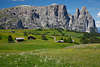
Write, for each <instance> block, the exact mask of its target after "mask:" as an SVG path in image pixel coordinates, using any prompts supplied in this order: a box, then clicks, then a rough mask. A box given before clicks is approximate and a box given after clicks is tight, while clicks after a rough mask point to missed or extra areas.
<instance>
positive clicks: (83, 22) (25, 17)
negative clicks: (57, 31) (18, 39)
mask: <svg viewBox="0 0 100 67" xmlns="http://www.w3.org/2000/svg"><path fill="white" fill-rule="evenodd" d="M24 28H25V29H33V28H35V29H37V28H45V29H48V28H63V29H69V30H74V31H79V32H91V31H94V32H95V31H96V26H95V21H94V19H93V18H92V16H91V15H90V14H89V13H88V11H87V10H86V8H85V7H83V8H82V10H81V11H79V9H78V8H77V9H76V13H75V14H74V15H69V14H68V12H67V9H66V6H65V5H56V4H52V5H49V6H44V7H33V6H25V5H21V6H16V7H13V8H6V9H2V10H0V29H24Z"/></svg>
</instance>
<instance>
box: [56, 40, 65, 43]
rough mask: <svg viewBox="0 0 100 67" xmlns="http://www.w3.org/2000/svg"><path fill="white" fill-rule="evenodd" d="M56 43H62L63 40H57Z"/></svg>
mask: <svg viewBox="0 0 100 67" xmlns="http://www.w3.org/2000/svg"><path fill="white" fill-rule="evenodd" d="M56 42H57V43H64V40H58V41H56Z"/></svg>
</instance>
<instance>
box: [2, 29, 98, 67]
mask: <svg viewBox="0 0 100 67" xmlns="http://www.w3.org/2000/svg"><path fill="white" fill-rule="evenodd" d="M9 35H11V36H12V37H13V39H14V40H15V38H16V37H24V38H25V41H23V42H16V41H15V42H14V43H8V36H9ZM41 35H45V36H46V37H47V39H48V40H42V38H41ZM28 36H34V37H35V38H36V40H28V39H27V37H28ZM53 36H54V37H56V40H60V39H61V38H62V37H63V38H68V36H71V38H72V39H73V40H74V41H75V43H67V42H66V43H57V42H56V41H55V40H54V38H53ZM82 36H83V33H79V32H72V31H66V30H55V29H48V30H40V29H37V30H35V29H33V30H31V29H30V30H0V37H1V38H0V67H100V44H99V43H93V44H80V37H82ZM98 38H100V37H98ZM79 44H80V45H79Z"/></svg>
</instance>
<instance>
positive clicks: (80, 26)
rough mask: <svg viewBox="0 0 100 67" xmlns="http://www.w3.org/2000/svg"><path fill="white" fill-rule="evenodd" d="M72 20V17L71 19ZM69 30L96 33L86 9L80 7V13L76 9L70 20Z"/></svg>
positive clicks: (92, 20) (91, 18)
mask: <svg viewBox="0 0 100 67" xmlns="http://www.w3.org/2000/svg"><path fill="white" fill-rule="evenodd" d="M71 18H72V17H71ZM70 21H71V22H70V23H72V24H71V25H70V24H69V29H70V30H74V31H79V32H94V31H95V32H96V31H97V29H96V25H95V21H94V19H93V17H92V16H91V15H90V14H89V13H88V10H87V9H86V7H82V9H81V11H80V10H79V9H78V8H77V9H76V13H75V14H74V16H73V18H72V19H70Z"/></svg>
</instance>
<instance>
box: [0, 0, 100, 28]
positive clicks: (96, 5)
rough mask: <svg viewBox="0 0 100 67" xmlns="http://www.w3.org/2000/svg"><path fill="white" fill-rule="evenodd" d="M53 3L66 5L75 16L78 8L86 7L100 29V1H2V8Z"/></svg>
mask: <svg viewBox="0 0 100 67" xmlns="http://www.w3.org/2000/svg"><path fill="white" fill-rule="evenodd" d="M52 3H57V4H64V5H66V6H67V10H68V12H69V13H70V14H74V13H75V9H76V8H79V9H81V7H82V6H86V7H87V9H88V11H89V12H90V14H91V15H92V16H93V17H94V19H95V21H96V24H97V27H100V0H0V8H9V7H14V6H17V5H32V6H46V5H50V4H52Z"/></svg>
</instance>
